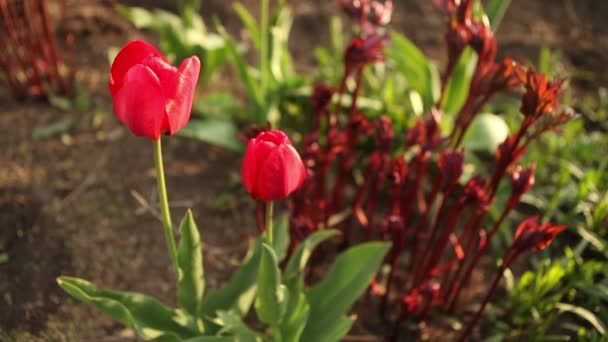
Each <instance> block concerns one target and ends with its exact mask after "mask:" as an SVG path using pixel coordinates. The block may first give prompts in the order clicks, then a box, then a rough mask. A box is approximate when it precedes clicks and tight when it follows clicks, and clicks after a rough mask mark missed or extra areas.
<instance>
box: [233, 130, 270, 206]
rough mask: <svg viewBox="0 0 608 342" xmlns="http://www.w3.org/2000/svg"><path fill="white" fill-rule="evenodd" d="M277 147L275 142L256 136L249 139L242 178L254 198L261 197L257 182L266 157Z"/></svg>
mask: <svg viewBox="0 0 608 342" xmlns="http://www.w3.org/2000/svg"><path fill="white" fill-rule="evenodd" d="M275 148H276V145H275V144H273V143H271V142H268V141H263V140H259V139H255V138H253V139H249V142H248V143H247V151H246V152H245V158H244V160H243V167H242V169H241V178H242V180H243V185H244V186H245V188H246V189H247V191H248V192H249V194H251V197H252V198H253V199H257V198H258V197H259V191H258V187H257V183H258V175H259V174H260V169H261V168H262V165H263V164H264V161H265V160H266V158H268V155H269V154H270V153H271V152H272V151H273V150H274V149H275Z"/></svg>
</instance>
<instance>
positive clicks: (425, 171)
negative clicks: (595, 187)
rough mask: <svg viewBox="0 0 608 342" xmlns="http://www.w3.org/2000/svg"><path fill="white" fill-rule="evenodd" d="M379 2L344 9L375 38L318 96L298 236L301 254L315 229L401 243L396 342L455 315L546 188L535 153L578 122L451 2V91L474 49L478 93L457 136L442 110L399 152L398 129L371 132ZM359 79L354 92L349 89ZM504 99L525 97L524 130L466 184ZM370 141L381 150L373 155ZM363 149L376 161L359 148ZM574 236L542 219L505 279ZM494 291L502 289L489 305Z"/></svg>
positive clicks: (548, 85)
mask: <svg viewBox="0 0 608 342" xmlns="http://www.w3.org/2000/svg"><path fill="white" fill-rule="evenodd" d="M374 3H375V1H357V0H351V1H346V0H342V1H340V4H341V6H342V8H343V9H344V11H345V13H346V14H347V15H349V16H351V17H353V18H354V19H355V20H357V21H358V22H359V23H360V24H361V26H362V28H363V29H362V30H361V34H360V36H358V37H355V38H354V39H353V40H352V41H351V43H350V44H349V45H348V46H347V48H346V51H345V54H344V61H345V70H344V74H343V78H342V81H341V82H340V86H339V87H338V89H334V88H331V87H329V86H327V85H323V84H319V85H317V86H316V87H315V88H314V91H313V93H312V96H311V102H312V105H313V106H312V107H313V110H314V112H313V125H312V130H311V131H310V132H309V133H307V134H306V135H305V137H304V153H303V160H304V163H305V165H306V167H307V172H308V177H307V180H306V182H305V183H304V185H303V186H302V188H301V189H300V190H299V191H297V192H296V193H295V194H294V196H293V199H292V201H291V204H290V208H291V221H290V228H291V232H292V238H293V239H294V244H297V242H298V240H299V239H302V238H304V237H305V236H307V235H308V234H310V233H311V232H313V231H315V230H318V229H324V228H326V227H328V226H336V225H337V227H339V228H340V229H341V230H342V231H343V245H344V246H348V245H351V244H354V243H357V242H358V241H361V240H364V241H367V240H373V239H381V240H387V241H391V242H392V249H391V251H390V252H389V253H388V256H387V260H386V263H387V264H388V265H389V266H390V272H389V273H388V275H386V276H379V277H378V278H377V279H375V280H374V282H373V284H372V286H371V288H370V289H371V293H373V294H374V295H376V296H378V297H380V299H381V303H382V305H381V307H380V310H382V311H384V314H385V315H386V316H390V315H387V312H386V311H387V310H389V309H391V308H393V307H396V310H397V311H398V314H397V315H393V317H394V318H395V329H394V330H393V336H390V337H391V338H393V339H396V332H397V331H398V329H397V327H398V326H399V324H400V323H401V322H402V321H403V320H405V319H410V318H416V317H417V319H419V320H424V319H425V318H426V317H427V315H428V313H429V310H430V309H431V308H433V307H439V308H442V309H444V310H447V311H450V312H452V311H453V310H454V309H455V307H456V305H457V303H458V300H459V298H460V294H461V291H462V289H463V288H465V287H466V286H467V285H468V284H469V282H470V279H471V275H472V272H473V270H474V269H475V268H476V267H477V266H478V264H479V260H480V257H481V256H482V255H484V253H485V252H486V250H487V247H488V245H489V243H490V241H491V239H492V238H493V237H494V236H495V234H496V233H497V231H498V229H499V228H500V227H501V225H502V224H503V222H504V220H505V219H506V218H507V216H508V215H509V214H510V213H511V212H512V211H513V210H514V209H515V207H516V206H517V204H518V203H519V201H520V199H521V197H522V195H523V194H524V193H526V192H527V191H529V190H530V189H531V187H532V186H533V184H534V172H535V166H534V165H531V166H528V167H524V166H521V165H518V162H519V161H520V160H521V158H522V157H523V155H524V154H525V152H526V149H527V146H528V145H529V143H530V142H531V141H533V140H534V139H536V138H538V136H539V135H541V134H542V133H544V132H547V131H548V130H554V129H556V128H557V127H559V126H560V125H561V124H563V123H565V122H566V121H568V120H570V119H571V118H572V114H571V113H570V112H569V111H568V110H563V109H561V108H560V105H559V94H560V92H561V89H562V86H563V81H561V80H547V78H546V76H545V75H542V74H539V73H537V72H536V70H535V69H534V68H532V67H527V68H526V67H524V66H522V65H520V64H518V63H516V62H514V61H513V60H512V59H510V58H506V59H504V60H502V61H496V52H497V42H496V38H495V36H494V34H493V32H492V30H491V28H490V26H489V25H488V23H487V22H484V21H483V20H481V19H477V18H474V17H473V15H472V3H473V1H471V0H460V1H459V0H443V1H438V3H439V5H440V7H441V8H442V9H443V10H444V11H445V13H446V15H447V18H448V25H447V34H446V44H447V46H448V62H447V66H446V68H445V73H444V75H443V77H442V81H443V82H442V83H443V87H442V88H443V89H445V87H446V83H447V81H448V80H449V78H450V77H451V74H452V72H453V70H454V67H455V65H456V63H457V61H458V60H459V58H460V56H461V55H462V53H463V51H464V49H465V48H466V47H467V46H468V47H471V48H472V49H473V50H474V51H475V52H476V53H477V54H478V56H479V58H478V61H477V65H476V68H475V71H474V75H473V79H472V82H471V87H470V91H469V94H468V96H467V100H466V103H465V105H464V106H463V108H462V110H461V112H460V113H458V115H457V117H456V120H455V122H454V130H453V131H452V132H451V134H449V135H448V136H442V135H441V132H440V129H439V127H440V123H441V120H442V115H441V112H440V110H438V109H433V110H431V112H430V113H429V114H428V115H427V116H426V117H424V118H422V119H421V120H419V121H418V122H417V123H416V124H415V125H414V126H413V127H411V128H410V129H409V130H408V131H407V132H404V133H403V134H404V136H403V138H404V140H405V144H404V146H395V141H398V140H403V139H395V136H394V135H395V134H399V133H398V132H397V133H395V132H394V130H393V127H392V124H391V121H390V119H389V118H388V117H381V118H379V119H378V120H375V121H370V120H368V119H367V118H366V116H365V113H363V112H362V110H361V109H360V108H359V107H358V105H357V99H358V96H359V92H360V88H361V77H362V73H363V70H364V68H366V67H367V66H369V65H370V64H373V63H380V62H382V61H384V53H383V46H384V45H385V44H386V43H387V38H386V37H385V36H382V35H381V34H379V33H378V30H368V29H365V25H371V24H370V23H372V24H374V23H375V24H376V25H375V27H376V28H378V27H379V26H382V25H378V24H377V23H378V22H377V21H373V20H370V19H369V18H370V14H369V13H370V12H369V9H370V8H372V7H373V5H372V4H374ZM383 5H385V6H386V5H387V3H384V4H383ZM390 6H392V4H391V5H389V6H387V7H386V8H389V7H390ZM371 17H372V18H374V17H377V16H371ZM388 21H389V20H388V19H387V20H384V21H382V23H384V22H386V23H388ZM364 23H366V24H364ZM372 26H373V25H372ZM351 79H352V80H354V82H351V83H352V84H354V87H350V88H349V87H347V84H348V83H349V82H347V81H348V80H351ZM497 93H515V94H518V95H519V96H520V97H521V99H522V106H521V113H522V115H523V118H524V119H523V121H522V124H521V126H520V127H519V129H518V130H517V131H516V133H515V134H513V135H511V136H509V137H508V138H507V139H506V140H505V141H504V142H503V143H502V144H501V145H500V146H499V147H498V149H497V150H496V154H495V159H494V167H493V171H491V173H490V174H488V175H481V174H480V175H476V176H474V177H472V178H470V179H468V180H463V179H462V177H463V168H464V151H463V150H462V149H460V148H459V145H460V143H461V140H462V137H463V136H464V134H465V133H466V131H467V129H468V127H469V125H470V123H471V122H472V121H473V120H474V119H475V117H476V116H477V115H478V114H479V112H480V111H481V109H482V107H483V106H484V105H485V104H486V103H487V102H488V101H489V100H490V99H492V97H493V96H494V95H495V94H497ZM345 95H350V98H351V99H352V101H351V102H350V106H349V107H348V108H343V105H342V103H343V102H342V99H343V97H344V96H345ZM332 99H336V101H335V102H332ZM332 103H335V105H332ZM439 103H441V100H439V101H438V104H439ZM370 141H374V142H375V143H373V144H374V149H373V150H371V151H370V149H369V146H370V144H371V143H370ZM363 142H365V143H366V146H367V149H366V150H362V149H361V148H359V147H360V146H361V144H362V143H363ZM398 148H399V149H401V150H404V153H402V154H398V155H397V156H394V154H393V153H392V152H393V151H395V150H396V149H398ZM356 166H359V167H362V169H363V170H364V171H363V178H362V181H360V182H356V181H355V179H354V177H353V173H352V170H353V168H354V167H356ZM503 180H504V181H509V180H510V183H511V194H510V197H509V199H508V201H507V204H506V206H505V207H504V208H502V214H501V216H500V218H499V219H498V220H497V221H496V222H495V223H494V224H493V225H492V226H491V227H486V225H487V223H488V222H487V221H488V220H486V216H487V213H488V211H489V208H490V207H491V206H492V205H494V202H495V198H496V195H497V190H498V186H499V184H500V183H501V182H502V181H503ZM339 218H341V220H340V219H339ZM336 222H337V223H336ZM357 228H360V229H357ZM562 230H563V227H561V226H554V225H553V224H551V223H545V224H539V223H538V222H537V220H536V219H535V218H531V219H528V220H526V221H524V222H522V224H521V225H520V226H519V228H518V229H517V232H516V234H515V242H514V243H513V246H511V248H510V249H509V250H508V251H507V253H506V255H505V257H504V259H503V265H504V267H501V269H499V270H498V272H497V279H500V277H502V273H503V271H504V269H505V267H508V265H510V264H511V263H512V262H513V260H515V258H516V257H517V256H518V255H520V254H522V253H524V252H526V251H530V250H532V251H534V250H539V249H542V248H544V247H546V246H547V245H548V244H549V243H550V242H551V241H552V240H553V238H555V235H557V234H558V233H559V232H561V231H562ZM292 247H295V246H292ZM496 282H498V280H496ZM494 290H495V286H494V287H493V288H492V289H490V291H489V293H488V297H487V299H489V298H490V297H491V296H492V294H493V292H494ZM393 292H396V293H397V294H394V293H393ZM487 299H486V301H485V302H484V304H482V308H481V309H480V311H482V310H483V308H484V307H485V303H486V302H487ZM393 303H394V304H393ZM477 319H478V317H477V318H475V319H474V320H472V321H471V323H470V325H471V326H472V325H473V324H475V322H476V321H477ZM467 330H468V329H467ZM469 332H470V330H468V332H467V334H468V333H469ZM465 337H466V336H465Z"/></svg>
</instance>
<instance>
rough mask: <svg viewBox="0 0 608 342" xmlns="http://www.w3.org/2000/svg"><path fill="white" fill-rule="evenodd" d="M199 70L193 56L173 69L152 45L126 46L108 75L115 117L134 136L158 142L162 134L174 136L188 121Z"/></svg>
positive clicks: (138, 43) (137, 41)
mask: <svg viewBox="0 0 608 342" xmlns="http://www.w3.org/2000/svg"><path fill="white" fill-rule="evenodd" d="M200 69H201V63H200V61H199V59H198V57H196V56H192V57H190V58H187V59H185V60H184V61H183V62H182V64H181V65H180V66H179V68H176V67H174V66H173V65H171V64H170V63H169V62H168V61H167V58H166V57H165V56H163V54H162V53H161V52H160V51H158V50H157V49H156V48H154V47H153V46H152V45H150V44H148V43H146V42H143V41H140V40H135V41H132V42H130V43H128V44H127V45H126V46H125V47H123V48H122V50H120V52H119V53H118V55H116V59H114V63H112V68H111V71H110V84H109V87H110V93H111V94H112V97H113V98H114V112H115V113H116V117H118V119H119V120H120V121H121V122H122V123H123V124H125V125H126V126H127V127H129V129H130V130H131V131H132V132H133V134H135V135H137V136H144V137H148V138H150V139H153V140H158V139H160V135H161V134H162V133H167V134H169V135H173V134H175V133H176V132H177V131H179V130H180V129H182V128H184V126H186V124H187V123H188V120H189V119H190V113H191V111H192V100H193V98H194V91H195V88H196V83H197V82H198V77H199V73H200Z"/></svg>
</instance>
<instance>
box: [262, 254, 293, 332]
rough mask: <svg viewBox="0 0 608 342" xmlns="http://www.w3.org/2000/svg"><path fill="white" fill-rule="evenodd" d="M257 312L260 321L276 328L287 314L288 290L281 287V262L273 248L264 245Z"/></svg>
mask: <svg viewBox="0 0 608 342" xmlns="http://www.w3.org/2000/svg"><path fill="white" fill-rule="evenodd" d="M257 292H258V293H257V297H256V300H255V312H256V313H257V315H258V318H259V319H260V321H262V322H264V323H266V324H268V325H271V326H274V325H276V324H277V323H279V322H280V321H281V318H282V317H283V315H284V314H285V309H286V305H285V304H286V302H287V300H286V299H287V294H288V293H287V289H286V287H285V286H283V285H281V271H280V270H279V262H278V260H277V256H276V254H275V252H274V251H273V250H272V247H270V246H268V245H267V244H265V243H264V244H262V259H261V260H260V271H259V272H258V289H257Z"/></svg>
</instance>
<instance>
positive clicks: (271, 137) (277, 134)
mask: <svg viewBox="0 0 608 342" xmlns="http://www.w3.org/2000/svg"><path fill="white" fill-rule="evenodd" d="M256 139H258V140H264V141H270V142H273V143H275V144H276V145H281V144H290V145H291V141H290V140H289V137H288V136H287V134H285V133H284V132H283V131H279V130H277V129H273V130H271V131H264V132H262V133H260V134H259V135H258V136H257V137H256Z"/></svg>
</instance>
